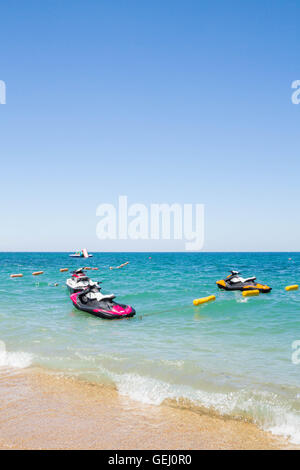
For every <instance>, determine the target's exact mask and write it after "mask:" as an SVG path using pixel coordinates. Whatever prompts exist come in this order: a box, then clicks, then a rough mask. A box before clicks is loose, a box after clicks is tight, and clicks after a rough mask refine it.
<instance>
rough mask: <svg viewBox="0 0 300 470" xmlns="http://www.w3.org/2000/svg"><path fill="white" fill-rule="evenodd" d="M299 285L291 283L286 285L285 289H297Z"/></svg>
mask: <svg viewBox="0 0 300 470" xmlns="http://www.w3.org/2000/svg"><path fill="white" fill-rule="evenodd" d="M298 289H299V286H298V284H293V285H292V286H286V288H285V290H287V291H290V290H298Z"/></svg>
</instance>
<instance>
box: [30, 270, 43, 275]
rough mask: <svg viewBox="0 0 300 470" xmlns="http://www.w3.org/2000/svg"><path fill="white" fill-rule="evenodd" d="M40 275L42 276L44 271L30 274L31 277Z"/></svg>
mask: <svg viewBox="0 0 300 470" xmlns="http://www.w3.org/2000/svg"><path fill="white" fill-rule="evenodd" d="M40 274H44V271H35V272H34V273H32V275H33V276H39V275H40Z"/></svg>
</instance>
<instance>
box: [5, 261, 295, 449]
mask: <svg viewBox="0 0 300 470" xmlns="http://www.w3.org/2000/svg"><path fill="white" fill-rule="evenodd" d="M149 256H151V259H149ZM289 258H292V260H289ZM127 260H128V261H130V264H129V265H128V266H126V267H124V268H123V269H120V270H112V271H111V270H109V266H117V265H119V264H121V263H122V262H124V261H127ZM0 265H1V271H0V285H1V289H0V294H1V301H0V340H1V341H3V342H4V343H5V348H6V349H4V345H2V349H1V347H0V368H1V367H2V368H7V367H19V368H20V367H28V366H29V365H31V364H32V365H40V366H44V367H47V368H51V369H55V370H60V371H64V372H65V373H66V374H70V375H74V376H78V377H81V378H85V379H88V380H90V381H95V382H103V383H113V384H115V385H116V386H117V388H118V390H119V392H120V393H121V394H122V395H128V396H130V397H131V398H133V399H135V400H138V401H141V402H144V403H150V404H157V405H159V404H161V403H162V402H163V401H165V400H167V399H172V400H173V404H174V402H177V403H178V406H186V407H192V408H193V409H197V407H199V409H200V408H201V407H203V406H205V407H208V408H211V407H212V408H213V409H214V410H216V411H218V412H220V413H222V414H225V415H230V416H232V415H233V416H237V417H243V418H247V419H251V420H253V421H254V422H256V423H257V424H258V425H259V426H261V427H262V428H264V429H267V430H271V431H273V432H275V433H277V434H283V435H285V436H289V437H290V438H291V440H292V441H293V442H300V401H299V398H300V364H299V365H295V364H293V363H292V360H291V357H292V353H293V349H292V342H293V341H295V340H298V339H299V340H300V333H299V299H300V297H299V296H300V291H298V292H297V291H295V292H286V291H285V290H284V287H285V286H286V285H288V284H294V283H299V278H300V254H298V253H295V254H288V253H195V254H194V253H176V254H175V253H152V254H145V253H139V254H135V253H126V254H121V253H114V254H110V253H103V254H102V253H101V254H100V253H99V254H95V255H94V257H93V258H91V259H89V260H82V259H75V260H74V259H73V260H72V259H71V258H69V257H68V255H67V254H65V253H51V254H49V253H34V254H33V253H5V254H4V253H3V254H0ZM83 265H88V266H96V267H98V268H99V271H90V272H89V275H90V276H91V277H92V278H93V279H95V280H101V281H103V292H105V293H111V292H114V293H115V294H116V295H117V300H119V301H121V302H124V303H128V304H131V305H133V306H134V307H135V309H136V311H137V315H136V317H134V318H132V319H124V320H120V321H107V320H101V319H99V318H96V317H92V316H90V315H88V314H85V313H83V312H79V311H77V310H76V309H75V308H73V306H72V304H71V301H70V299H69V296H68V293H67V289H66V288H65V280H66V278H67V277H68V273H60V272H59V268H63V267H68V268H75V267H79V266H83ZM229 269H237V270H240V271H241V272H242V275H243V276H245V277H246V276H247V277H248V276H250V275H256V276H257V279H258V280H259V281H261V282H264V283H267V284H269V285H271V286H272V287H273V290H272V292H271V293H270V294H265V295H260V296H259V297H252V298H248V299H244V298H243V297H242V295H241V294H240V293H231V292H222V291H218V290H217V287H216V284H215V281H216V280H217V279H221V278H223V277H225V275H227V272H228V270H229ZM37 270H44V271H45V273H44V274H43V275H42V276H39V277H36V278H34V277H33V276H32V274H31V273H32V272H33V271H37ZM18 272H20V273H23V274H24V277H23V278H21V279H10V277H9V275H10V274H11V273H18ZM54 283H58V284H59V285H58V286H56V287H54ZM210 294H215V295H216V297H217V299H216V301H215V302H212V303H209V304H205V305H202V306H200V307H194V306H193V303H192V301H193V299H194V298H197V297H203V296H206V295H210Z"/></svg>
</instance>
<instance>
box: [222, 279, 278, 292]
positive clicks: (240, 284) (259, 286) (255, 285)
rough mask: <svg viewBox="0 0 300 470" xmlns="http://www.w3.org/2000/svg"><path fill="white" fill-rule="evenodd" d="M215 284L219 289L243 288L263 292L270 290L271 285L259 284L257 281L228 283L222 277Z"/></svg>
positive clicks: (242, 289) (243, 289)
mask: <svg viewBox="0 0 300 470" xmlns="http://www.w3.org/2000/svg"><path fill="white" fill-rule="evenodd" d="M217 286H218V287H219V289H223V290H227V291H236V290H239V291H245V290H259V291H260V292H261V293H263V294H267V293H268V292H271V290H272V287H269V286H267V285H263V284H259V283H258V282H253V281H251V282H246V283H243V282H237V283H235V284H230V283H229V282H226V279H222V280H220V281H217Z"/></svg>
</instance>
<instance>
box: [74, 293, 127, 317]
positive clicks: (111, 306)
mask: <svg viewBox="0 0 300 470" xmlns="http://www.w3.org/2000/svg"><path fill="white" fill-rule="evenodd" d="M79 294H80V293H79V292H78V293H74V294H72V295H71V297H70V298H71V300H72V302H73V305H74V306H75V307H76V308H77V309H78V310H81V311H83V312H87V313H90V314H91V315H94V316H96V317H99V318H105V319H107V320H120V319H121V318H130V317H133V316H134V315H135V313H136V312H135V310H134V308H133V307H131V306H130V305H123V304H117V303H116V302H112V301H100V302H99V301H96V300H92V301H87V302H83V301H82V300H81V299H80V297H79Z"/></svg>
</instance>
